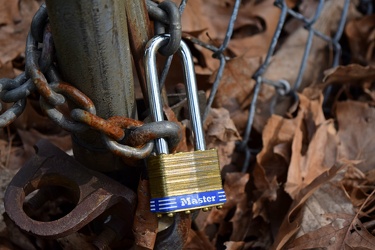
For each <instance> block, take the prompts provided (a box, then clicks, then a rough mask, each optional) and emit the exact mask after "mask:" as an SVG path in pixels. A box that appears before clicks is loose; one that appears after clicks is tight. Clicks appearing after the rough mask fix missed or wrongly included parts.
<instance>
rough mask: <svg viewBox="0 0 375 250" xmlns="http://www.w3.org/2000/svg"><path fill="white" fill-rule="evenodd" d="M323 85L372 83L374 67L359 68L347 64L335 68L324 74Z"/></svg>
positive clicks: (374, 73)
mask: <svg viewBox="0 0 375 250" xmlns="http://www.w3.org/2000/svg"><path fill="white" fill-rule="evenodd" d="M324 75H325V77H324V79H323V81H324V83H325V84H326V85H328V84H332V83H339V84H343V83H352V84H354V83H357V82H363V81H372V80H374V79H375V66H361V65H359V64H349V65H345V66H337V67H336V68H332V69H329V70H326V71H325V72H324Z"/></svg>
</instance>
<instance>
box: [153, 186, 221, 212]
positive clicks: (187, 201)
mask: <svg viewBox="0 0 375 250" xmlns="http://www.w3.org/2000/svg"><path fill="white" fill-rule="evenodd" d="M226 201H227V199H226V197H225V192H224V190H222V189H221V190H215V191H207V192H200V193H195V194H185V195H177V196H169V197H163V198H154V199H151V201H150V207H151V212H154V213H168V212H176V211H183V210H189V209H190V208H193V209H194V208H200V207H206V206H214V205H221V204H223V203H224V202H226Z"/></svg>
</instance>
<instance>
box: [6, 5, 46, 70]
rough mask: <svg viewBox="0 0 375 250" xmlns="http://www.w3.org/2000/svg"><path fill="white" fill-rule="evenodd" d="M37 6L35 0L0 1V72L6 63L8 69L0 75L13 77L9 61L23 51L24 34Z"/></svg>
mask: <svg viewBox="0 0 375 250" xmlns="http://www.w3.org/2000/svg"><path fill="white" fill-rule="evenodd" d="M38 8H39V3H38V2H37V1H35V0H1V1H0V72H1V71H3V69H2V67H4V65H8V66H7V67H8V70H6V72H5V74H4V75H0V77H14V73H13V71H11V70H10V68H9V63H11V62H12V61H13V60H14V59H15V58H16V57H17V56H19V55H20V54H21V53H23V52H24V51H25V40H26V35H27V32H28V31H29V28H30V23H31V19H32V17H33V16H34V14H35V12H36V11H37V10H38ZM2 73H4V72H2Z"/></svg>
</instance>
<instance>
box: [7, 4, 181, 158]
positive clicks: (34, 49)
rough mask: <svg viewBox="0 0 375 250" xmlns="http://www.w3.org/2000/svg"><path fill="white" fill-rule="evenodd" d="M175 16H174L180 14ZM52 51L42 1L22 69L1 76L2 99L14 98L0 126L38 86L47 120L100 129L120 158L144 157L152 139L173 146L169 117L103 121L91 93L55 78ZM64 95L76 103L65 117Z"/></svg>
mask: <svg viewBox="0 0 375 250" xmlns="http://www.w3.org/2000/svg"><path fill="white" fill-rule="evenodd" d="M163 13H164V12H163ZM168 14H170V13H168ZM175 17H176V15H175ZM175 17H174V18H175ZM177 17H178V18H179V15H177ZM170 19H171V20H173V18H170ZM178 23H179V20H177V21H175V24H174V25H173V29H178ZM176 27H177V28H176ZM179 29H180V30H181V28H179ZM180 35H181V33H180ZM180 39H181V38H180ZM53 54H54V44H53V39H52V34H51V32H50V29H49V24H48V14H47V9H46V6H45V4H42V5H41V7H40V9H39V10H38V11H37V13H36V14H35V16H34V18H33V20H32V23H31V29H30V32H29V34H28V36H27V41H26V65H25V72H24V73H22V74H20V75H19V76H17V77H16V78H15V79H0V99H1V101H3V102H6V103H12V102H13V103H14V104H13V106H12V107H11V108H9V109H8V110H6V111H5V112H4V113H3V114H1V115H0V127H5V126H7V125H9V124H10V123H11V122H13V121H14V120H15V119H16V118H17V117H18V116H19V115H20V114H21V113H22V112H23V111H24V109H25V107H26V98H27V96H29V95H30V94H31V93H32V92H34V91H37V92H38V93H39V94H40V107H41V108H42V110H43V111H44V112H45V113H46V115H47V116H48V117H49V118H50V119H51V120H52V121H54V122H55V123H57V124H58V125H59V126H60V127H62V128H63V129H65V130H67V131H69V132H72V133H81V132H83V131H86V130H88V129H90V128H91V129H94V130H96V131H98V132H100V133H101V134H102V138H103V142H104V143H105V145H106V146H107V148H108V149H109V150H111V151H112V152H113V153H114V154H117V155H119V156H122V157H124V158H133V159H144V158H146V157H148V156H149V154H150V153H151V152H152V150H153V140H154V139H156V138H164V137H167V138H170V139H169V141H170V142H171V143H170V146H171V147H175V146H176V144H177V143H178V142H179V140H180V136H181V134H180V132H181V131H180V127H179V126H178V125H176V124H175V123H173V122H168V121H165V122H163V123H162V124H158V123H149V124H147V125H143V123H142V122H140V121H138V120H134V119H130V118H126V117H118V116H117V117H111V118H109V119H108V120H105V119H103V118H101V117H99V116H97V115H96V109H95V105H94V103H93V102H92V101H91V100H90V98H89V97H87V96H86V95H85V94H84V93H82V92H81V91H80V90H78V89H77V88H75V87H73V86H71V85H69V84H68V83H65V82H63V81H62V79H61V78H60V77H59V75H58V73H57V70H56V67H55V64H54V62H53ZM67 99H69V100H70V101H71V102H72V103H74V104H75V106H76V108H74V109H73V110H71V112H70V116H66V115H64V114H63V113H61V112H60V111H59V110H58V107H59V106H61V105H64V104H65V102H66V100H67ZM0 108H1V107H0ZM126 129H130V130H131V133H130V137H129V138H130V139H129V138H127V137H126V133H125V130H126ZM124 141H125V143H124ZM125 144H128V145H125Z"/></svg>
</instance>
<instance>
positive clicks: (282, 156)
mask: <svg viewBox="0 0 375 250" xmlns="http://www.w3.org/2000/svg"><path fill="white" fill-rule="evenodd" d="M295 129H296V120H294V119H293V120H291V119H285V118H282V117H280V116H276V115H273V116H271V118H270V119H269V120H268V122H267V124H266V126H265V128H264V130H263V134H262V136H263V138H262V139H263V148H262V151H261V152H260V153H259V154H258V155H257V164H256V166H255V169H254V175H253V176H254V177H253V178H254V184H255V186H256V188H257V189H256V192H255V195H256V196H258V197H257V198H256V201H255V202H254V206H253V213H254V216H258V215H261V216H262V217H263V218H264V219H265V220H268V215H267V213H266V210H265V207H264V206H265V204H268V201H275V200H276V199H277V191H278V189H279V187H280V186H279V182H281V181H284V182H285V178H286V174H287V170H288V165H289V162H290V155H291V143H292V140H293V137H294V132H295ZM259 195H260V196H259Z"/></svg>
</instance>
